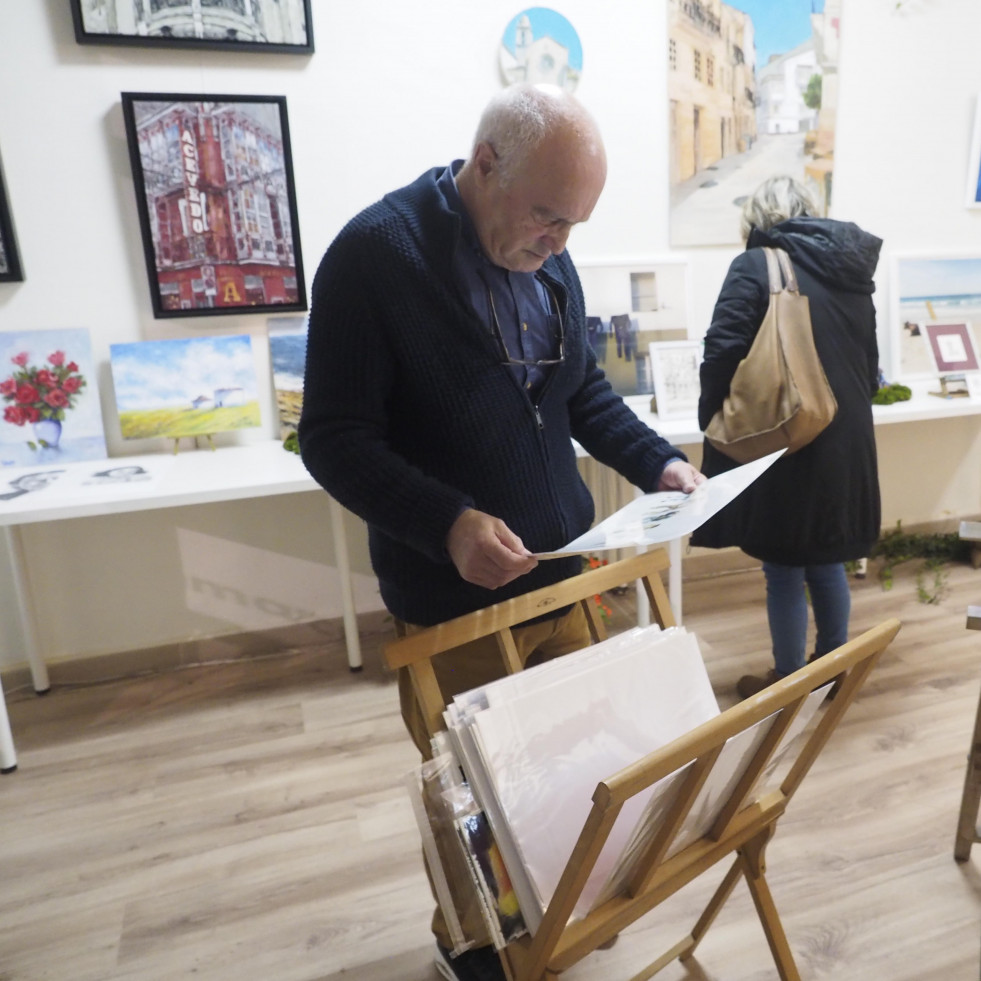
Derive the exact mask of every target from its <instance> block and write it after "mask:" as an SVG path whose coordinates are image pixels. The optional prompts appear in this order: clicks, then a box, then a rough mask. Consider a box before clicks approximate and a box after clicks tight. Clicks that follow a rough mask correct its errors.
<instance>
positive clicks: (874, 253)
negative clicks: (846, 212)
mask: <svg viewBox="0 0 981 981" xmlns="http://www.w3.org/2000/svg"><path fill="white" fill-rule="evenodd" d="M763 245H772V246H775V247H777V248H781V249H785V250H786V251H787V253H788V254H789V255H790V258H791V259H792V260H793V261H794V263H797V264H800V265H801V266H803V267H804V268H805V269H806V270H807V271H808V272H809V273H810V274H811V275H812V276H814V277H815V278H816V279H819V280H821V281H822V282H825V283H827V284H828V285H829V286H833V287H835V288H836V289H842V290H847V291H848V292H850V293H873V292H875V283H873V282H872V275H873V274H874V273H875V267H876V265H877V264H878V262H879V250H880V249H881V248H882V239H881V238H876V236H875V235H871V234H869V233H868V232H866V231H863V230H862V229H861V228H859V227H858V225H856V224H855V223H854V222H851V221H835V220H833V219H831V218H803V217H801V218H788V219H787V220H786V221H782V222H780V223H779V224H778V225H774V226H773V227H772V228H771V229H769V231H766V232H764V231H761V230H760V229H758V228H754V229H753V230H752V231H751V232H750V235H749V241H748V242H747V243H746V248H748V249H752V248H758V247H759V246H763Z"/></svg>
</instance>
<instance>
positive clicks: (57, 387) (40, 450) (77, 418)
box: [0, 327, 106, 467]
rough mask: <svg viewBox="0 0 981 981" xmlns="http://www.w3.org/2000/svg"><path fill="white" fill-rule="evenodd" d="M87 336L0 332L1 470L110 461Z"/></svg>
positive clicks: (69, 330) (66, 331)
mask: <svg viewBox="0 0 981 981" xmlns="http://www.w3.org/2000/svg"><path fill="white" fill-rule="evenodd" d="M95 369H96V366H95V363H94V362H93V360H92V347H91V342H90V339H89V332H88V330H87V329H86V328H84V327H66V328H62V329H55V330H28V331H11V332H4V333H2V334H0V467H25V466H27V467H33V466H38V465H43V466H58V465H61V464H64V463H70V462H72V461H75V460H102V459H105V457H106V440H105V432H104V430H103V427H102V409H101V406H100V402H99V390H98V386H97V384H96V370H95Z"/></svg>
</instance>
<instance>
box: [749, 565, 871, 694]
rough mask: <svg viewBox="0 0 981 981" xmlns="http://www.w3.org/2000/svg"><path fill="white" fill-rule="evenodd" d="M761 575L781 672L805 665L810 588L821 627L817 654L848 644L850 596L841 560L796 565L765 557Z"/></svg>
mask: <svg viewBox="0 0 981 981" xmlns="http://www.w3.org/2000/svg"><path fill="white" fill-rule="evenodd" d="M763 574H764V575H765V576H766V615H767V618H768V620H769V621H770V640H771V641H772V643H773V661H774V666H775V667H776V669H777V674H778V675H781V676H783V675H788V674H790V673H791V672H792V671H796V670H797V669H798V668H802V667H803V666H804V664H805V662H806V660H807V659H806V656H805V652H806V648H807V593H810V598H811V606H812V607H813V608H814V624H815V626H816V627H817V640H816V643H815V645H814V654H815V656H817V657H820V656H821V655H822V654H827V653H828V652H829V651H833V650H834V649H835V648H836V647H840V646H841V645H842V644H844V643H845V641H846V640H847V639H848V617H849V614H850V613H851V607H852V597H851V593H850V592H849V589H848V575H847V574H846V572H845V566H844V564H843V563H841V562H835V563H832V564H831V565H808V566H793V565H776V564H775V563H773V562H764V563H763ZM805 583H806V585H807V591H806V592H805V589H804V586H805Z"/></svg>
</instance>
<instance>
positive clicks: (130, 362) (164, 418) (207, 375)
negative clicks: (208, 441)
mask: <svg viewBox="0 0 981 981" xmlns="http://www.w3.org/2000/svg"><path fill="white" fill-rule="evenodd" d="M109 363H110V366H111V368H112V384H113V388H114V390H115V395H116V409H117V410H118V412H119V429H120V432H121V433H122V436H123V439H148V438H152V437H156V436H164V437H167V438H168V439H180V438H181V437H182V436H211V435H214V434H215V433H221V432H228V431H230V430H233V429H245V428H249V427H253V426H258V425H260V424H261V417H260V411H259V386H258V381H257V377H256V370H255V362H254V359H253V356H252V338H251V337H250V336H249V335H248V334H241V335H234V336H227V337H192V338H168V339H166V340H161V341H132V342H130V343H125V344H110V345H109Z"/></svg>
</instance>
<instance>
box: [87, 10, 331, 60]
mask: <svg viewBox="0 0 981 981" xmlns="http://www.w3.org/2000/svg"><path fill="white" fill-rule="evenodd" d="M71 9H72V20H73V21H74V25H75V40H76V41H78V43H79V44H129V45H139V46H140V47H148V48H160V47H171V48H223V49H235V48H239V49H242V50H248V51H266V52H270V53H282V54H308V53H310V52H312V51H313V27H312V24H311V22H310V0H71Z"/></svg>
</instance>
